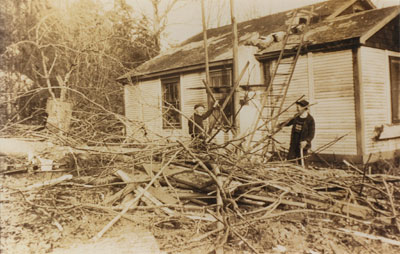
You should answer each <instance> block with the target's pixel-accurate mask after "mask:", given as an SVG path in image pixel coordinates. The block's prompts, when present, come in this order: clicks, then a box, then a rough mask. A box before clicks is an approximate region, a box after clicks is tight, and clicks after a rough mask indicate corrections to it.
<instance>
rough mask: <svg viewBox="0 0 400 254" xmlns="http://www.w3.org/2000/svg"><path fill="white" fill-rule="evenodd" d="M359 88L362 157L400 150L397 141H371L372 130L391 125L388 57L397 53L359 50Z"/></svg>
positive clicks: (372, 137)
mask: <svg viewBox="0 0 400 254" xmlns="http://www.w3.org/2000/svg"><path fill="white" fill-rule="evenodd" d="M359 50H360V53H359V56H360V60H359V61H360V66H361V85H362V92H363V94H362V96H363V97H364V100H363V102H364V104H363V105H362V106H363V108H364V133H363V134H364V137H365V152H364V153H365V154H367V155H368V154H370V153H380V152H386V151H394V150H400V139H399V138H397V139H389V140H379V141H376V140H374V136H375V128H376V127H379V126H381V125H382V124H391V99H390V79H389V56H390V55H394V56H400V53H399V52H394V51H385V50H381V49H376V48H369V47H361V48H360V49H359Z"/></svg>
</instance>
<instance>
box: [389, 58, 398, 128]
mask: <svg viewBox="0 0 400 254" xmlns="http://www.w3.org/2000/svg"><path fill="white" fill-rule="evenodd" d="M388 61H389V82H390V113H391V122H392V123H393V124H400V108H398V109H395V106H396V105H395V101H396V97H397V99H398V98H400V70H399V69H397V76H398V80H397V88H396V87H395V84H394V83H395V81H394V80H393V77H394V75H393V70H394V69H395V67H394V66H393V65H394V64H392V62H393V61H397V64H398V65H400V57H399V56H389V59H388ZM395 75H396V74H395ZM397 103H398V104H399V103H400V101H399V100H397ZM397 107H399V105H397ZM396 111H397V112H396ZM396 113H397V114H396Z"/></svg>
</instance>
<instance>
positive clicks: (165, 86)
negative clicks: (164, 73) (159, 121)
mask: <svg viewBox="0 0 400 254" xmlns="http://www.w3.org/2000/svg"><path fill="white" fill-rule="evenodd" d="M161 84H162V93H163V96H162V99H163V101H162V105H163V108H162V113H163V128H164V129H175V128H182V121H181V115H180V113H179V111H177V110H180V109H181V99H180V91H179V78H171V79H165V80H162V81H161Z"/></svg>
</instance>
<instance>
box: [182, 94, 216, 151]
mask: <svg viewBox="0 0 400 254" xmlns="http://www.w3.org/2000/svg"><path fill="white" fill-rule="evenodd" d="M217 106H218V100H217V101H215V103H214V105H213V106H212V108H210V109H209V110H208V111H207V112H205V113H204V111H205V107H204V105H203V104H196V105H194V113H193V116H192V117H190V119H189V121H188V125H189V134H190V136H191V137H192V140H194V141H195V142H199V143H203V144H204V142H205V139H206V136H205V130H204V125H203V121H204V120H206V119H207V118H208V117H209V116H210V115H211V114H212V113H213V111H214V109H216V108H217Z"/></svg>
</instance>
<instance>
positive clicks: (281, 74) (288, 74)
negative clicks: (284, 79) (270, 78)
mask: <svg viewBox="0 0 400 254" xmlns="http://www.w3.org/2000/svg"><path fill="white" fill-rule="evenodd" d="M275 75H282V76H283V75H290V73H276V74H275Z"/></svg>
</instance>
